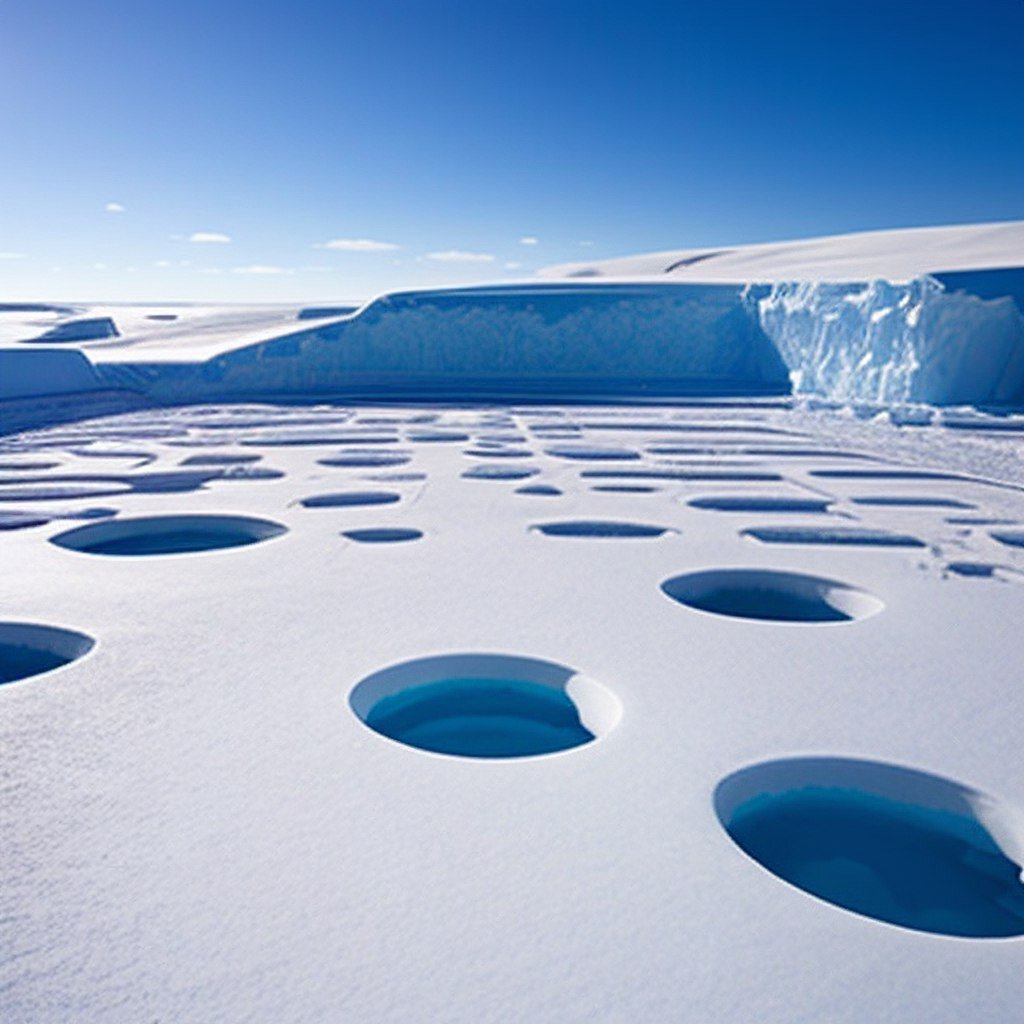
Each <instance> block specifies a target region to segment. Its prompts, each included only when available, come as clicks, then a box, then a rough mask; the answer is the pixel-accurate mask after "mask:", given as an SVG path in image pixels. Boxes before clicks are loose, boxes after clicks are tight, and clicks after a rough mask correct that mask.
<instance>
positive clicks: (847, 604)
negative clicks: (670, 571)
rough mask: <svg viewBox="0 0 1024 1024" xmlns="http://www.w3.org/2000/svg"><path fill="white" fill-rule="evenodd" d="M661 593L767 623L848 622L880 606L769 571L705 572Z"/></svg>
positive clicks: (671, 582) (845, 589) (812, 580)
mask: <svg viewBox="0 0 1024 1024" xmlns="http://www.w3.org/2000/svg"><path fill="white" fill-rule="evenodd" d="M661 589H662V590H663V591H664V592H665V593H666V594H667V595H668V596H669V597H671V598H672V599H673V600H674V601H678V602H679V603H680V604H685V605H686V606H687V607H689V608H696V609H698V610H699V611H703V612H711V613H712V614H715V615H729V616H734V617H736V618H741V619H762V620H766V621H771V622H815V623H821V622H849V621H851V620H853V619H865V618H867V617H868V616H870V615H875V614H876V613H878V612H880V611H881V610H882V608H883V607H885V606H884V604H883V602H882V601H880V600H879V599H878V598H877V597H875V596H874V595H872V594H869V593H867V592H866V591H864V590H859V589H857V588H856V587H851V586H849V585H848V584H846V583H840V582H838V581H836V580H830V579H825V578H823V577H820V576H808V575H805V574H803V573H796V572H781V571H779V570H775V569H707V570H704V571H702V572H693V573H686V574H685V575H682V576H673V577H672V578H671V579H668V580H665V582H664V583H662V585H661Z"/></svg>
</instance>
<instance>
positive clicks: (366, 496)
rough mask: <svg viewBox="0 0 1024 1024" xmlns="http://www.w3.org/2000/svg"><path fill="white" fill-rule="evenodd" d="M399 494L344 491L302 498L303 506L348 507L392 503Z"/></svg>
mask: <svg viewBox="0 0 1024 1024" xmlns="http://www.w3.org/2000/svg"><path fill="white" fill-rule="evenodd" d="M400 500H401V495H399V494H394V493H392V492H391V491H344V492H341V493H339V494H314V495H313V496H312V497H309V498H303V499H302V501H301V502H299V504H300V505H302V506H303V507H304V508H350V507H352V506H356V505H393V504H394V503H395V502H396V501H400Z"/></svg>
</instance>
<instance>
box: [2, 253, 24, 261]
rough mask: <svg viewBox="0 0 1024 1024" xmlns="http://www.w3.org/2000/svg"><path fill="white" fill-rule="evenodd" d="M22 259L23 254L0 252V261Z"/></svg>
mask: <svg viewBox="0 0 1024 1024" xmlns="http://www.w3.org/2000/svg"><path fill="white" fill-rule="evenodd" d="M24 258H25V254H24V253H23V252H0V260H23V259H24Z"/></svg>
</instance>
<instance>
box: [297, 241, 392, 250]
mask: <svg viewBox="0 0 1024 1024" xmlns="http://www.w3.org/2000/svg"><path fill="white" fill-rule="evenodd" d="M313 248H314V249H333V250H335V251H336V252H392V251H393V250H395V249H400V248H401V246H400V245H395V244H394V242H377V241H375V240H374V239H372V238H332V239H331V240H330V241H329V242H317V244H316V245H314V246H313Z"/></svg>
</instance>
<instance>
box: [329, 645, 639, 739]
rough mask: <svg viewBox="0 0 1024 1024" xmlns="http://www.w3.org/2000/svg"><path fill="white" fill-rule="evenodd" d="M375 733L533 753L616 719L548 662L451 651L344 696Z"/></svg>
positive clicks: (612, 702)
mask: <svg viewBox="0 0 1024 1024" xmlns="http://www.w3.org/2000/svg"><path fill="white" fill-rule="evenodd" d="M349 700H350V704H351V706H352V709H353V711H355V713H356V715H358V716H359V718H360V719H361V720H362V721H363V722H365V723H366V725H368V726H369V727H370V728H371V729H373V730H374V731H375V732H378V733H380V734H381V735H382V736H386V737H388V738H389V739H392V740H395V741H396V742H398V743H404V744H405V745H406V746H410V747H416V748H417V749H419V750H426V751H430V752H431V753H435V754H448V755H451V756H454V757H474V758H487V759H495V758H519V757H538V756H541V755H544V754H554V753H558V752H559V751H563V750H571V749H573V748H574V747H580V746H583V745H585V744H587V743H590V742H592V741H593V740H595V739H598V738H599V737H601V736H604V735H605V734H607V733H608V732H610V731H611V730H612V729H613V728H615V726H616V725H617V724H618V722H619V719H620V718H621V715H622V706H621V704H620V703H619V701H618V698H616V697H615V695H614V694H613V693H612V692H611V691H610V690H608V689H607V688H606V687H604V686H602V685H601V684H600V683H598V682H595V681H594V680H592V679H590V678H588V677H586V676H583V675H580V674H579V673H577V672H574V671H573V670H572V669H569V668H566V667H564V666H562V665H557V664H555V663H553V662H548V661H541V660H538V659H535V658H522V657H515V656H510V655H498V654H452V655H443V656H440V657H433V658H423V659H419V660H417V661H409V662H404V663H402V664H399V665H394V666H392V667H390V668H387V669H383V670H382V671H380V672H376V673H374V674H373V675H371V676H368V677H367V678H366V679H364V680H363V681H362V682H360V683H359V684H358V685H357V686H356V687H355V689H353V691H352V694H351V696H350V698H349Z"/></svg>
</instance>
